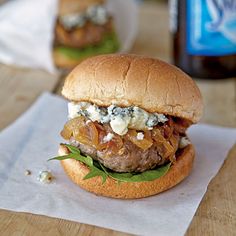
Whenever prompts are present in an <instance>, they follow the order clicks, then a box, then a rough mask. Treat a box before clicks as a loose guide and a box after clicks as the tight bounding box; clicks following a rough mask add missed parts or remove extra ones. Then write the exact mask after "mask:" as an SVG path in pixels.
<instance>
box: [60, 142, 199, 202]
mask: <svg viewBox="0 0 236 236" xmlns="http://www.w3.org/2000/svg"><path fill="white" fill-rule="evenodd" d="M66 154H68V149H67V148H66V147H65V146H64V145H60V148H59V155H61V156H63V155H66ZM194 154H195V153H194V148H193V146H192V145H188V146H187V147H186V148H185V149H184V150H183V152H182V154H181V155H180V156H179V157H178V158H177V161H176V163H175V164H173V165H172V166H171V168H170V170H169V171H168V172H167V174H166V175H164V176H162V177H161V178H159V179H156V180H153V181H145V182H122V183H120V184H117V181H116V180H114V179H112V178H110V177H108V178H107V180H106V182H105V183H102V178H101V177H100V176H97V177H94V178H91V179H87V180H83V178H84V176H85V175H87V174H88V173H89V169H88V167H87V166H85V165H84V164H82V163H81V162H79V161H76V160H74V159H66V160H63V161H61V164H62V166H63V168H64V170H65V172H66V173H67V175H68V176H69V178H70V179H71V180H72V181H73V182H74V183H76V184H78V185H79V186H80V187H81V188H83V189H85V190H87V191H89V192H92V193H95V194H97V195H102V196H106V197H112V198H122V199H132V198H133V199H134V198H143V197H148V196H152V195H155V194H158V193H160V192H163V191H165V190H167V189H169V188H172V187H173V186H175V185H176V184H178V183H179V182H181V181H182V180H183V179H184V178H186V177H187V176H188V175H189V173H190V171H191V169H192V165H193V160H194Z"/></svg>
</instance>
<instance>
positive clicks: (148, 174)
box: [49, 144, 171, 183]
mask: <svg viewBox="0 0 236 236" xmlns="http://www.w3.org/2000/svg"><path fill="white" fill-rule="evenodd" d="M64 145H65V146H66V147H67V148H68V149H69V151H70V153H69V154H68V155H65V156H57V157H53V158H51V159H49V161H50V160H65V159H74V160H77V161H80V162H82V163H84V164H85V165H86V166H88V168H89V170H90V172H89V173H88V174H87V175H86V176H85V177H84V180H86V179H90V178H93V177H95V176H101V177H102V181H103V183H104V182H105V181H106V179H107V177H110V178H112V179H114V180H117V181H118V182H143V181H152V180H155V179H158V178H160V177H162V176H164V175H165V174H166V173H167V172H168V170H169V169H170V166H171V163H168V164H166V165H162V166H159V167H157V168H156V169H154V170H147V171H145V172H142V173H118V172H114V171H111V170H109V169H107V168H106V167H105V166H104V165H102V164H101V163H100V162H97V161H94V160H93V159H92V158H91V157H90V156H84V155H82V154H81V153H80V150H79V149H78V148H76V147H74V146H72V145H68V144H64Z"/></svg>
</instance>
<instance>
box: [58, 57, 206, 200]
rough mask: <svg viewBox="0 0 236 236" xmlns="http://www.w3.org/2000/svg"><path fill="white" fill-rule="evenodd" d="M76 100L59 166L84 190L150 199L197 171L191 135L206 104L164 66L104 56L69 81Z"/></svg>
mask: <svg viewBox="0 0 236 236" xmlns="http://www.w3.org/2000/svg"><path fill="white" fill-rule="evenodd" d="M62 94H63V96H64V97H66V98H67V99H68V100H69V103H68V117H69V119H68V121H67V123H66V124H65V126H64V128H63V130H62V132H61V135H62V137H63V138H64V139H65V141H66V144H61V145H60V147H59V156H58V157H55V158H53V159H57V160H60V161H61V164H62V166H63V168H64V170H65V172H66V174H67V175H68V176H69V178H70V179H71V180H72V181H73V182H74V183H76V184H78V185H79V186H80V187H81V188H83V189H85V190H87V191H89V192H92V193H95V194H97V195H103V196H107V197H112V198H122V199H129V198H142V197H147V196H151V195H155V194H158V193H160V192H162V191H165V190H167V189H169V188H172V187H173V186H175V185H176V184H178V183H179V182H180V181H182V180H183V179H184V178H186V177H187V176H188V175H189V174H190V172H191V169H192V165H193V160H194V155H195V152H194V147H193V145H192V144H191V142H190V140H189V139H188V137H187V136H186V130H187V129H188V127H189V126H190V125H192V124H194V123H196V122H198V121H199V119H200V117H201V115H202V111H203V103H202V97H201V94H200V91H199V89H198V87H197V86H196V84H195V82H194V81H193V80H192V79H191V78H190V77H189V76H188V75H186V74H185V73H184V72H182V71H181V70H180V69H178V68H176V67H175V66H172V65H169V64H167V63H165V62H163V61H161V60H158V59H152V58H148V57H143V56H137V55H112V54H111V55H100V56H96V57H92V58H89V59H87V60H85V61H83V62H82V63H81V64H79V65H78V66H77V67H76V68H75V69H74V70H73V71H72V72H71V73H70V74H69V75H68V77H67V78H66V80H65V84H64V87H63V89H62Z"/></svg>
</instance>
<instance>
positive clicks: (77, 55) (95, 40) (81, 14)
mask: <svg viewBox="0 0 236 236" xmlns="http://www.w3.org/2000/svg"><path fill="white" fill-rule="evenodd" d="M104 4H105V1H104V0H86V1H85V0H61V1H60V3H59V9H58V19H57V22H56V26H55V40H54V53H53V57H54V61H55V64H56V66H57V67H60V68H67V69H70V68H73V67H74V66H76V65H77V64H78V63H79V62H80V61H81V60H83V59H85V58H87V57H89V56H92V55H98V54H105V53H111V52H116V51H118V49H119V42H118V38H117V35H116V32H115V29H114V26H113V19H112V16H111V15H110V14H109V12H108V11H107V9H106V7H105V5H104Z"/></svg>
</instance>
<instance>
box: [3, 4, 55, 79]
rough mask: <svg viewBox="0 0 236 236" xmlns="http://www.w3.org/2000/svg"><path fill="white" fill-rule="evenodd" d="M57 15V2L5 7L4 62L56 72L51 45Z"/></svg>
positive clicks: (8, 5)
mask: <svg viewBox="0 0 236 236" xmlns="http://www.w3.org/2000/svg"><path fill="white" fill-rule="evenodd" d="M56 14H57V0H40V1H35V0H15V1H8V2H5V3H4V4H3V5H1V6H0V62H2V63H5V64H14V65H18V66H23V67H31V68H41V69H45V70H47V71H49V72H54V71H55V70H54V64H53V60H52V55H51V45H52V42H53V38H54V34H53V32H54V24H55V19H56ZM32 79H33V78H32Z"/></svg>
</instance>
